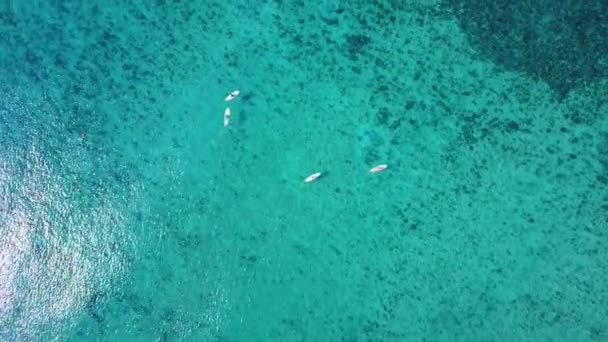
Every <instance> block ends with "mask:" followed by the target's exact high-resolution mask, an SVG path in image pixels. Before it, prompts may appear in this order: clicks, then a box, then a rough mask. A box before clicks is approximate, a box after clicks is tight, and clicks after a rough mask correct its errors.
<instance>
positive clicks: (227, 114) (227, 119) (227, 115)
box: [224, 108, 230, 127]
mask: <svg viewBox="0 0 608 342" xmlns="http://www.w3.org/2000/svg"><path fill="white" fill-rule="evenodd" d="M229 123H230V108H226V110H225V111H224V127H226V126H228V124H229Z"/></svg>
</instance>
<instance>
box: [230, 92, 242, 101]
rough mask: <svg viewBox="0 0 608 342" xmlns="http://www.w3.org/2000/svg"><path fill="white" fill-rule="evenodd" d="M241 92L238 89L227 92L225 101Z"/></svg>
mask: <svg viewBox="0 0 608 342" xmlns="http://www.w3.org/2000/svg"><path fill="white" fill-rule="evenodd" d="M240 93H241V92H240V91H238V90H235V91H233V92H232V93H230V94H228V96H226V101H232V100H233V99H234V98H235V97H237V96H239V94H240Z"/></svg>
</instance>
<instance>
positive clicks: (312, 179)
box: [304, 172, 321, 183]
mask: <svg viewBox="0 0 608 342" xmlns="http://www.w3.org/2000/svg"><path fill="white" fill-rule="evenodd" d="M319 176H321V172H317V173H313V174H312V175H310V176H308V177H306V179H305V180H304V182H305V183H310V182H312V181H314V180H315V179H317V178H319Z"/></svg>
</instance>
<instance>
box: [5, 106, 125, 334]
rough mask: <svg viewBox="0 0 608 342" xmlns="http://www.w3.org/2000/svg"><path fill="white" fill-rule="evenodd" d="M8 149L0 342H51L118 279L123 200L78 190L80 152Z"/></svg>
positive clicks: (24, 146)
mask: <svg viewBox="0 0 608 342" xmlns="http://www.w3.org/2000/svg"><path fill="white" fill-rule="evenodd" d="M17 109H19V108H17ZM16 116H17V117H18V116H19V115H16ZM0 119H2V118H0ZM9 120H10V119H9ZM24 126H26V125H24ZM24 129H25V128H24ZM11 133H15V132H11ZM28 134H29V135H30V136H31V135H32V132H31V131H30V132H27V133H26V134H25V135H23V134H21V135H19V134H16V135H15V136H19V137H23V136H26V137H27V136H28ZM37 134H48V133H46V132H44V133H37ZM37 139H43V138H41V137H37ZM49 139H52V137H51V138H49ZM25 140H27V139H25ZM12 142H13V143H14V144H11V140H10V139H9V141H8V147H7V148H6V149H4V151H2V152H0V279H1V280H2V281H0V339H1V340H13V339H22V338H26V339H27V338H34V337H35V338H38V337H40V336H45V335H50V336H57V335H56V334H57V333H59V332H60V331H61V330H63V329H65V328H66V327H67V326H68V325H69V324H70V322H71V321H72V320H71V318H73V317H74V316H75V315H78V314H79V313H81V312H82V310H83V309H85V306H86V305H87V301H88V300H89V298H91V297H93V296H97V295H98V294H99V293H103V292H105V291H109V290H111V287H112V285H113V283H115V281H116V280H118V279H119V278H120V276H121V274H123V273H124V269H125V255H124V253H125V248H124V247H125V243H126V242H127V241H128V234H127V232H126V231H125V226H126V221H127V220H126V217H125V207H124V205H122V204H123V202H124V198H122V195H121V194H120V192H119V193H113V192H112V191H101V192H98V191H91V189H90V187H87V186H86V185H81V184H80V183H81V181H83V179H84V180H85V181H86V180H87V177H88V175H85V176H83V175H82V174H78V171H79V169H80V168H82V167H84V166H83V165H84V164H83V162H82V160H83V157H84V159H86V157H88V158H89V159H90V158H91V157H90V156H86V155H83V154H86V152H83V151H82V150H79V149H78V148H70V146H66V147H64V148H63V149H58V148H57V146H56V145H55V146H54V147H48V145H45V144H47V143H48V144H49V145H51V144H52V142H47V141H45V142H44V144H39V145H40V146H42V147H40V148H38V147H37V146H38V144H36V143H32V141H29V142H25V143H21V142H23V139H22V140H21V142H18V141H16V140H14V141H12ZM5 143H6V142H5ZM45 146H46V147H45ZM71 147H73V146H71ZM49 154H51V155H53V157H49ZM79 154H80V155H79ZM58 161H59V162H58Z"/></svg>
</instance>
